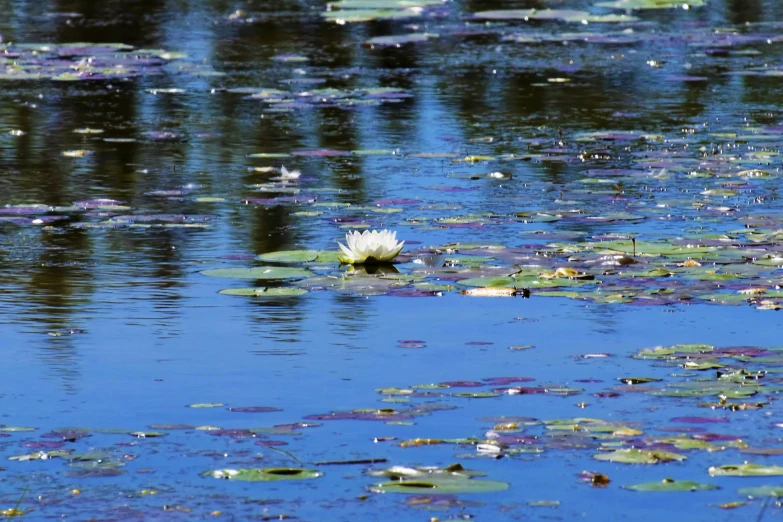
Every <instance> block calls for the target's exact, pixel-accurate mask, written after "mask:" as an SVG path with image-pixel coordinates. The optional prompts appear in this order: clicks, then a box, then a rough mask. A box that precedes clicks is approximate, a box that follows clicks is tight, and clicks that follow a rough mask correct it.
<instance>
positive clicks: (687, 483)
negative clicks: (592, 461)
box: [623, 479, 718, 491]
mask: <svg viewBox="0 0 783 522" xmlns="http://www.w3.org/2000/svg"><path fill="white" fill-rule="evenodd" d="M623 487H624V488H625V489H630V490H632V491H709V490H711V489H718V486H713V485H712V484H702V483H700V482H693V481H692V480H673V479H663V480H662V481H660V482H645V483H644V484H634V485H632V486H623Z"/></svg>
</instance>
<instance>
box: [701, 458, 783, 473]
mask: <svg viewBox="0 0 783 522" xmlns="http://www.w3.org/2000/svg"><path fill="white" fill-rule="evenodd" d="M707 471H708V472H709V474H710V475H711V476H713V477H770V476H775V475H783V466H762V465H761V464H751V463H750V462H745V463H742V464H726V465H725V466H712V467H711V468H710V469H708V470H707Z"/></svg>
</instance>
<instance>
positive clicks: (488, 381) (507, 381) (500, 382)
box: [482, 377, 535, 386]
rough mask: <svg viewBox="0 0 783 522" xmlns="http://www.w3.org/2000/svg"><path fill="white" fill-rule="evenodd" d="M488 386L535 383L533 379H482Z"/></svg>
mask: <svg viewBox="0 0 783 522" xmlns="http://www.w3.org/2000/svg"><path fill="white" fill-rule="evenodd" d="M482 380H483V381H484V382H485V383H486V384H490V385H493V386H503V385H505V384H512V383H515V382H532V381H535V379H534V378H533V377H487V378H486V379H482Z"/></svg>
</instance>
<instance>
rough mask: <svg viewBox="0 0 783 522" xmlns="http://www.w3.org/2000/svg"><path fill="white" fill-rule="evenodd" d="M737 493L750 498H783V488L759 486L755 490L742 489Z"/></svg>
mask: <svg viewBox="0 0 783 522" xmlns="http://www.w3.org/2000/svg"><path fill="white" fill-rule="evenodd" d="M737 493H739V494H740V495H747V496H749V497H774V498H781V497H783V487H781V486H758V487H755V488H742V489H740V490H739V491H738V492H737Z"/></svg>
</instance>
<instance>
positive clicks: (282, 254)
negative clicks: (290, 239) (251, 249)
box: [257, 250, 318, 263]
mask: <svg viewBox="0 0 783 522" xmlns="http://www.w3.org/2000/svg"><path fill="white" fill-rule="evenodd" d="M317 257H318V252H317V251H315V250H281V251H279V252H269V253H267V254H261V255H260V256H258V257H257V259H258V260H259V261H265V262H267V263H306V262H308V261H315V260H316V258H317Z"/></svg>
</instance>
